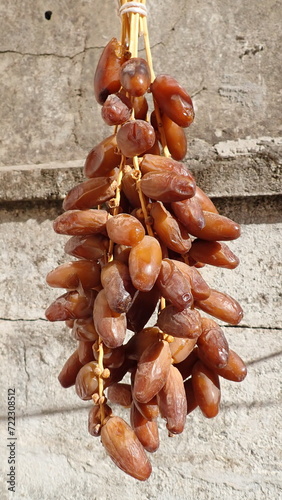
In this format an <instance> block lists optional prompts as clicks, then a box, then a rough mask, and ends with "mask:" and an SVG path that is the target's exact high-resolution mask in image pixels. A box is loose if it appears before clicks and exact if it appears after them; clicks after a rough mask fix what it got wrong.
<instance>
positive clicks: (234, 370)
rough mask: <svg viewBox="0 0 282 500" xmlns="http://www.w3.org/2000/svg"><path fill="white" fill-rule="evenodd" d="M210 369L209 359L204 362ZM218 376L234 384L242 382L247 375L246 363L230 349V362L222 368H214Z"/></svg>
mask: <svg viewBox="0 0 282 500" xmlns="http://www.w3.org/2000/svg"><path fill="white" fill-rule="evenodd" d="M202 361H203V363H204V364H206V365H207V366H208V367H209V368H212V366H210V364H209V362H208V360H207V359H205V360H202ZM212 369H213V370H214V371H215V372H216V373H217V374H218V375H220V376H221V377H223V378H226V379H227V380H231V381H232V382H242V380H244V378H245V377H246V375H247V367H246V365H245V363H244V361H243V360H242V359H241V358H240V356H238V354H237V353H236V352H235V351H232V349H229V355H228V360H227V363H226V365H225V366H223V367H222V368H212Z"/></svg>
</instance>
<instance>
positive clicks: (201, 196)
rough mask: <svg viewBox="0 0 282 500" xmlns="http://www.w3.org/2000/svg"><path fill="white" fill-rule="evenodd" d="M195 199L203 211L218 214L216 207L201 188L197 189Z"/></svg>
mask: <svg viewBox="0 0 282 500" xmlns="http://www.w3.org/2000/svg"><path fill="white" fill-rule="evenodd" d="M195 198H196V199H197V200H198V202H199V203H200V205H201V207H202V210H205V211H206V212H212V213H214V214H218V211H217V209H216V207H215V206H214V204H213V202H212V201H211V199H210V198H209V197H208V196H207V195H206V193H205V192H204V191H202V189H201V188H199V186H197V187H196V192H195Z"/></svg>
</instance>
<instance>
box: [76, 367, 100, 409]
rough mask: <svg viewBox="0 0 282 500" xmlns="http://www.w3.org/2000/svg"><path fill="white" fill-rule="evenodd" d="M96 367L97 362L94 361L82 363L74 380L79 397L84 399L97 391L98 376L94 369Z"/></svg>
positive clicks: (87, 398)
mask: <svg viewBox="0 0 282 500" xmlns="http://www.w3.org/2000/svg"><path fill="white" fill-rule="evenodd" d="M97 368H98V364H97V362H96V361H90V363H87V364H86V365H84V366H83V367H82V368H81V369H80V370H79V372H78V374H77V377H76V381H75V390H76V393H77V395H78V397H80V399H83V400H84V401H86V400H89V399H91V397H92V396H93V394H95V392H97V389H98V378H97V374H96V370H97Z"/></svg>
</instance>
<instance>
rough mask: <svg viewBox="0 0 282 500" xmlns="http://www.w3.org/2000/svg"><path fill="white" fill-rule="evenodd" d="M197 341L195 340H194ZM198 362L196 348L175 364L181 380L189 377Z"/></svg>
mask: <svg viewBox="0 0 282 500" xmlns="http://www.w3.org/2000/svg"><path fill="white" fill-rule="evenodd" d="M196 341H197V339H196ZM197 361H199V356H198V347H194V349H193V350H192V351H191V352H190V354H189V355H188V356H187V358H185V359H184V360H183V361H181V362H180V363H177V369H178V370H179V371H180V373H181V375H182V378H183V380H186V379H187V378H188V377H190V376H191V374H192V370H193V366H194V364H195V363H196V362H197Z"/></svg>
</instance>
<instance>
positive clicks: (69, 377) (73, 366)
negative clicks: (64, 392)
mask: <svg viewBox="0 0 282 500" xmlns="http://www.w3.org/2000/svg"><path fill="white" fill-rule="evenodd" d="M82 366H83V365H82V363H81V362H80V361H79V355H78V350H77V349H76V351H74V352H73V353H72V355H71V356H70V357H69V358H68V359H67V361H66V362H65V364H64V366H63V368H62V369H61V371H60V373H59V375H58V380H59V382H60V384H61V386H62V387H64V388H65V389H67V388H68V387H71V386H72V385H74V384H75V379H76V377H77V374H78V372H79V370H80V368H82Z"/></svg>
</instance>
